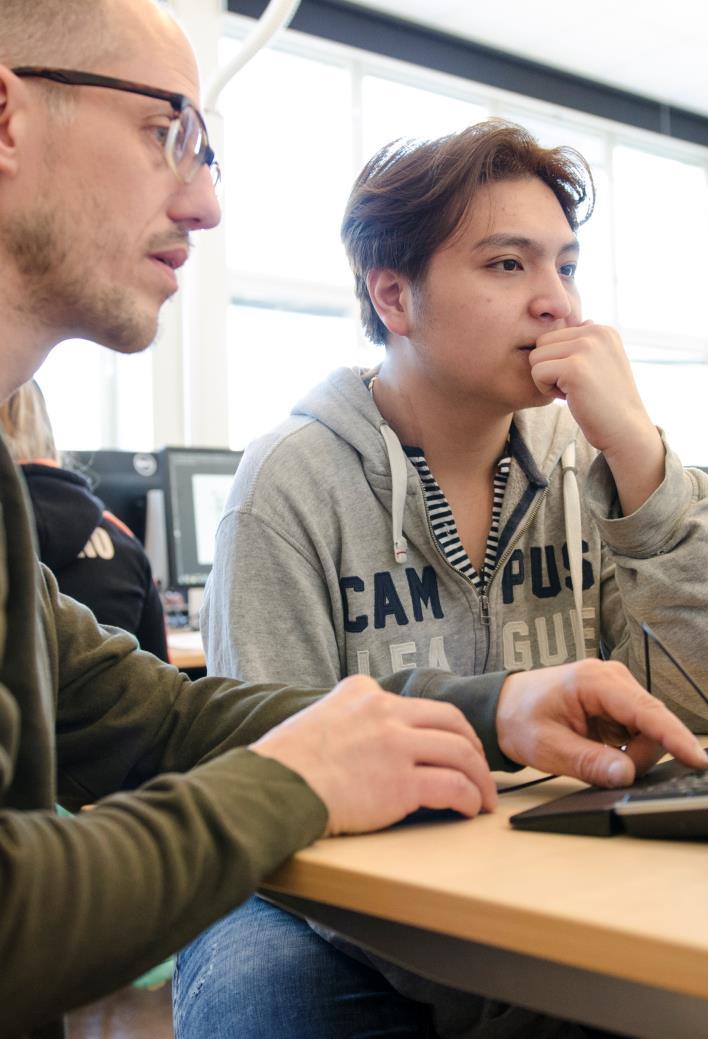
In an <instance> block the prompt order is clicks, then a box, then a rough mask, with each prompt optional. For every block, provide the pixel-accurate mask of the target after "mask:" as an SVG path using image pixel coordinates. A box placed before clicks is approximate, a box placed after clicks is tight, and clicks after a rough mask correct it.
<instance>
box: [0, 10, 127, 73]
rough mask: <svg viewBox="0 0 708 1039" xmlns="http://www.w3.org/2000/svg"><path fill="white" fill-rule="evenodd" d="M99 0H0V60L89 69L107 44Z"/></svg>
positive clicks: (106, 23)
mask: <svg viewBox="0 0 708 1039" xmlns="http://www.w3.org/2000/svg"><path fill="white" fill-rule="evenodd" d="M110 35H111V34H110V19H109V18H108V5H107V4H106V2H105V0H0V64H2V65H7V66H9V67H10V68H12V66H14V65H50V66H53V67H58V68H62V67H65V68H68V67H71V68H80V69H89V70H90V69H92V68H93V67H94V66H95V65H96V64H97V63H98V62H100V61H101V60H102V58H103V57H104V55H105V54H106V53H110V51H111V49H112V45H111V40H110Z"/></svg>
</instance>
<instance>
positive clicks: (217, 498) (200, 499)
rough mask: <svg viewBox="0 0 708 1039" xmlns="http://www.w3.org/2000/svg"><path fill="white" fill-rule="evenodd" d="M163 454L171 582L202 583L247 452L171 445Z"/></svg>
mask: <svg viewBox="0 0 708 1039" xmlns="http://www.w3.org/2000/svg"><path fill="white" fill-rule="evenodd" d="M161 455H162V472H163V491H164V496H165V498H164V504H165V527H166V531H167V559H168V566H169V574H170V584H171V585H172V586H173V587H180V588H183V587H186V588H190V587H195V586H203V585H204V584H205V583H206V579H207V577H208V576H209V573H210V571H211V568H212V564H213V562H214V541H215V538H216V528H217V526H218V524H219V520H220V519H221V516H222V515H223V512H224V505H225V502H226V497H227V495H228V493H229V490H230V488H231V484H232V483H233V478H234V473H235V472H236V467H237V466H238V463H239V462H240V461H241V455H242V452H240V451H226V450H218V449H211V448H191V447H167V448H165V449H164V450H163V451H162V452H161Z"/></svg>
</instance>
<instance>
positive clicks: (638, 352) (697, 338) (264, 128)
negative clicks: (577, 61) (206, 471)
mask: <svg viewBox="0 0 708 1039" xmlns="http://www.w3.org/2000/svg"><path fill="white" fill-rule="evenodd" d="M201 17H202V16H201V14H200V18H201ZM209 17H215V16H210V15H208V14H204V18H209ZM219 24H222V23H221V22H219ZM223 25H224V27H225V28H224V32H223V35H222V37H221V40H220V43H219V58H220V60H221V61H225V60H226V58H227V57H228V56H230V55H231V54H233V53H234V51H235V50H236V49H238V47H240V45H241V39H242V38H243V37H244V36H245V34H246V33H247V32H248V31H250V29H251V28H252V22H251V21H250V19H244V18H240V17H238V16H237V15H228V16H226V17H225V19H224V22H223ZM217 36H218V32H216V31H215V32H214V36H213V37H212V39H213V40H215V39H216V38H217ZM207 59H208V62H210V63H211V65H213V64H214V62H215V61H216V54H215V53H214V54H209V55H207ZM202 63H203V67H205V68H207V67H209V66H208V64H207V61H205V60H204V59H203V58H202ZM219 108H220V111H221V112H222V114H223V130H224V146H223V149H220V151H223V156H220V157H223V160H224V161H223V166H224V174H225V176H224V198H223V201H224V212H225V235H224V237H225V247H224V251H225V260H226V264H227V268H228V279H227V284H228V298H226V299H224V300H223V307H224V312H223V321H219V322H218V323H217V326H216V327H218V328H219V329H222V328H225V329H227V332H226V337H227V339H226V343H225V348H224V349H221V346H220V347H219V350H217V351H216V352H215V354H214V356H215V357H216V358H217V360H216V362H210V363H211V364H215V367H216V370H217V371H222V374H223V380H224V382H223V385H225V386H226V387H227V390H228V418H227V417H226V416H224V418H223V422H222V419H221V418H219V419H218V421H217V425H218V426H219V430H220V433H219V441H220V444H219V446H226V445H227V444H228V445H229V446H231V447H233V448H237V449H239V448H242V447H243V446H244V445H245V443H247V442H248V440H250V439H252V438H253V437H254V436H257V435H259V434H260V433H262V432H263V431H264V430H265V429H268V428H270V427H272V426H273V425H274V424H275V423H276V422H277V421H279V420H280V419H282V418H285V417H286V415H287V413H288V412H289V410H290V408H291V407H292V405H293V404H294V403H295V402H296V400H297V399H299V398H300V397H301V396H302V395H303V394H304V393H305V392H306V391H307V389H308V388H309V387H311V386H312V385H314V384H315V383H316V382H317V381H319V380H320V379H321V378H323V377H324V376H325V374H326V373H327V372H328V371H329V370H330V369H331V368H334V367H336V366H337V365H340V364H348V365H352V364H358V365H361V366H362V367H366V366H369V365H370V364H372V363H375V362H376V360H377V359H378V358H379V357H380V356H381V353H380V351H379V350H377V349H376V348H373V347H371V346H370V344H368V343H367V342H366V341H365V340H364V338H363V334H362V332H361V329H360V327H359V320H358V307H357V305H356V301H355V299H354V295H353V289H352V278H351V274H350V272H349V270H348V266H347V263H346V259H345V257H344V252H343V249H342V246H341V243H340V241H339V225H340V221H341V217H342V213H343V209H344V206H345V202H346V199H347V196H348V194H349V190H350V188H351V184H352V182H353V180H354V177H355V176H356V174H357V173H358V171H359V169H360V168H361V166H362V164H363V162H364V161H365V160H366V159H368V158H369V157H370V156H371V155H372V154H373V152H374V151H375V150H376V149H377V148H379V147H380V146H381V145H382V144H384V143H386V142H387V141H389V140H392V139H394V138H397V137H409V136H413V137H424V138H427V137H432V136H438V135H440V134H444V133H448V132H451V131H454V130H457V129H459V128H460V127H462V126H464V125H466V124H468V123H471V122H475V121H478V120H480V119H483V118H486V117H487V116H490V115H491V116H501V117H504V118H508V119H511V120H513V121H515V122H519V123H521V124H522V125H525V126H526V127H527V128H528V129H529V130H530V131H531V132H532V133H534V134H535V135H536V136H537V137H538V138H539V140H540V141H541V143H543V144H545V145H555V144H566V145H570V146H572V147H575V148H577V149H578V150H579V151H580V152H581V153H582V154H583V155H585V156H586V157H587V159H588V161H589V162H590V164H591V166H592V169H593V175H594V177H595V181H596V186H597V205H596V209H595V213H594V215H593V217H592V218H591V220H590V221H589V222H588V224H587V225H586V226H584V227H583V228H581V230H580V241H581V260H580V266H579V270H578V284H579V288H580V292H581V295H582V297H583V303H584V313H585V315H586V316H587V317H590V318H592V319H593V320H595V321H599V322H602V323H607V324H613V325H615V326H616V327H618V329H619V330H620V333H621V334H622V336H623V339H624V342H625V345H626V347H627V350H628V353H629V355H630V358H631V360H632V362H633V365H634V370H635V374H636V377H637V380H638V383H639V386H640V390H641V391H642V393H643V394H644V396H645V398H646V401H647V404H648V405H649V410H650V412H651V414H652V416H653V417H654V418H655V419H656V421H658V422H661V423H663V424H664V425H665V426H666V428H667V431H668V433H669V436H670V439H671V441H672V443H674V444H676V445H677V447H680V450H681V453H682V456H683V457H684V460H689V459H690V460H692V461H694V462H702V463H703V464H705V463H708V432H704V430H703V429H702V428H701V424H700V423H699V422H698V420H697V417H696V416H697V415H698V414H699V410H698V408H697V403H698V401H699V399H700V400H702V399H703V398H704V394H703V390H704V389H705V388H707V387H706V372H707V371H708V335H707V334H706V332H705V322H704V315H703V312H702V309H703V308H702V290H703V286H704V285H705V284H708V252H707V251H706V250H705V249H704V248H703V243H704V241H705V240H706V236H707V234H708V186H707V182H706V174H707V171H708V149H704V148H700V147H698V146H697V145H690V144H685V143H682V142H681V141H678V140H675V139H671V138H662V137H658V136H657V135H654V134H650V133H646V132H643V131H640V130H636V129H633V128H628V127H625V126H622V125H621V124H617V123H611V122H609V121H607V120H604V119H600V118H595V117H593V116H590V115H584V114H583V113H580V112H577V111H572V110H569V109H565V108H563V107H562V106H561V105H553V104H549V103H546V102H540V101H533V100H530V99H528V98H523V97H520V96H517V95H514V94H511V93H510V92H507V91H502V90H498V89H496V88H492V87H488V86H484V85H481V84H476V83H473V82H470V81H467V80H463V79H458V78H455V77H452V76H449V75H443V74H440V73H436V72H432V71H430V70H427V69H422V68H418V67H415V66H411V65H406V64H404V63H402V62H398V61H394V60H390V59H385V58H380V57H378V56H376V55H371V54H367V53H363V52H360V51H356V50H354V49H352V48H347V47H344V46H341V45H338V44H333V43H329V42H326V41H323V40H317V39H314V38H312V37H308V36H303V35H300V34H298V33H294V32H290V31H288V32H282V33H280V34H279V35H278V36H277V38H276V40H275V42H274V43H273V44H272V45H271V46H270V47H269V48H268V49H267V50H266V51H264V52H261V53H260V54H258V55H257V56H256V57H255V58H254V59H253V60H252V61H251V62H250V63H249V64H248V65H247V66H246V67H245V68H244V70H243V71H242V72H240V73H239V74H238V76H237V77H236V78H235V79H234V80H233V81H232V83H231V84H230V85H229V86H228V87H227V89H226V90H225V91H224V92H223V94H222V96H221V99H220V102H219ZM197 240H198V239H197ZM197 253H199V250H197ZM186 277H187V278H188V277H189V270H188V271H187V275H186ZM189 298H190V295H189V293H185V294H184V296H183V297H182V301H183V302H182V303H181V304H178V306H177V308H173V310H172V315H171V317H168V319H167V321H166V324H167V326H168V328H167V335H166V340H165V336H164V335H163V343H162V344H161V345H160V346H159V347H158V350H157V354H156V355H153V354H151V353H148V354H145V355H141V356H140V357H125V358H123V357H113V356H112V355H110V354H109V353H108V352H107V351H97V350H96V349H95V348H92V347H90V346H86V345H85V344H84V345H78V344H67V345H65V346H61V347H60V348H59V350H58V351H57V353H56V355H54V354H53V355H51V356H50V358H49V360H48V361H47V363H46V364H45V365H44V366H43V368H42V370H41V373H40V382H41V384H42V386H43V387H44V388H45V389H46V391H47V396H48V400H49V406H50V410H51V414H52V417H53V419H54V421H55V424H56V427H57V435H58V438H59V440H60V442H61V443H62V444H64V443H66V444H67V445H68V446H71V447H75V448H80V447H92V446H99V445H100V446H120V447H131V448H132V447H136V448H137V447H140V448H142V449H149V448H151V447H153V446H161V445H162V444H164V443H165V442H170V443H179V442H184V439H183V440H182V441H180V436H179V433H180V430H181V431H182V437H183V438H185V437H186V434H185V430H186V429H189V428H192V427H191V426H190V425H189V416H190V414H191V415H193V414H194V413H196V412H197V411H198V410H199V406H201V408H202V410H203V409H204V407H205V405H204V403H203V401H200V400H199V398H200V395H201V396H202V397H203V396H204V390H203V384H202V386H201V387H199V386H198V383H197V381H196V380H193V379H191V378H190V376H189V368H188V365H189V360H188V359H187V358H186V355H183V354H181V353H180V350H181V349H182V346H181V335H180V318H179V315H180V310H179V307H184V306H185V301H187V300H188V299H189ZM197 305H198V304H197ZM175 314H177V315H178V316H177V317H175ZM213 338H214V337H213V335H211V334H210V340H211V339H213ZM166 341H169V348H167V347H166V345H165V342H166ZM68 351H74V352H75V354H74V356H75V361H72V364H71V365H66V364H65V363H63V362H65V361H66V356H67V352H68ZM153 357H154V358H155V359H154V361H153ZM195 357H196V360H195ZM199 357H200V354H199V352H197V353H196V355H193V356H192V359H191V363H192V364H194V363H197V362H198V360H199ZM153 367H155V375H154V377H153ZM173 369H174V375H173ZM204 370H209V372H210V375H209V377H210V378H211V370H210V368H209V366H207V368H206V369H204ZM77 371H80V372H81V378H82V381H83V384H84V385H85V386H90V387H91V392H89V393H86V394H85V395H84V398H83V406H82V409H81V413H80V414H78V413H77V411H76V407H75V403H74V401H75V393H74V388H75V382H76V372H77ZM171 379H174V383H172V382H170V380H171ZM190 395H191V396H190ZM167 399H169V400H175V401H177V404H176V405H175V407H174V409H173V411H172V412H170V409H169V407H167V406H166V404H165V400H167ZM214 413H216V412H214ZM219 414H220V412H219ZM222 424H223V426H224V428H223V429H221V425H222ZM153 425H154V426H155V427H156V428H155V429H154V430H153ZM190 436H191V434H190Z"/></svg>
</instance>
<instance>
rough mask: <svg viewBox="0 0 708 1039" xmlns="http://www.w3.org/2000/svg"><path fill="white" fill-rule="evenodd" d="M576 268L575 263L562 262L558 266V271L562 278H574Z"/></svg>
mask: <svg viewBox="0 0 708 1039" xmlns="http://www.w3.org/2000/svg"><path fill="white" fill-rule="evenodd" d="M577 269H578V265H577V263H564V264H562V266H561V268H560V272H561V275H562V276H563V277H564V278H574V277H575V272H576V271H577Z"/></svg>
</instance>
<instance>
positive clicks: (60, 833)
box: [0, 750, 326, 1035]
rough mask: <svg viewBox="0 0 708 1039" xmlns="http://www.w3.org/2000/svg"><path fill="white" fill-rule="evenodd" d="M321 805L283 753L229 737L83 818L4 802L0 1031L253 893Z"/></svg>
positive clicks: (40, 1016) (59, 1006)
mask: <svg viewBox="0 0 708 1039" xmlns="http://www.w3.org/2000/svg"><path fill="white" fill-rule="evenodd" d="M325 820H326V812H325V809H324V806H323V805H322V803H321V802H320V801H319V800H318V799H317V798H316V797H315V795H314V794H313V793H312V792H311V791H310V789H309V788H308V787H307V786H306V785H305V783H304V782H303V781H302V780H301V779H300V778H299V777H298V776H296V775H295V773H293V772H291V771H290V770H288V769H286V768H284V767H282V766H280V765H278V763H277V762H275V761H272V760H269V759H265V758H262V757H259V756H258V755H256V754H253V753H252V752H250V751H248V750H234V751H229V752H228V753H227V754H224V755H223V756H221V757H219V758H217V759H215V760H214V761H212V762H210V763H209V764H207V765H204V766H202V767H200V768H197V769H195V770H194V771H193V772H191V773H190V774H189V775H188V776H184V775H182V776H180V775H175V774H172V775H169V774H168V775H164V776H162V777H160V778H159V779H155V780H153V781H152V782H150V783H148V784H147V785H145V786H144V787H142V788H141V789H140V790H139V791H137V792H135V793H131V794H118V795H115V796H113V797H110V798H108V799H106V800H105V801H102V802H101V803H100V804H99V805H98V806H97V807H96V808H95V809H94V810H93V811H91V812H89V813H85V814H82V815H80V816H77V817H76V818H58V817H57V816H54V815H52V814H51V813H50V812H17V811H11V810H3V811H2V812H0V858H1V859H2V864H3V865H2V873H3V883H2V896H1V902H2V911H1V922H0V957H1V958H2V962H3V964H4V965H5V966H4V968H3V971H2V976H0V1032H1V1033H2V1035H14V1034H17V1033H20V1032H22V1031H23V1030H25V1029H27V1028H29V1027H32V1026H34V1025H37V1024H41V1023H43V1022H44V1021H47V1020H49V1019H51V1018H52V1017H55V1016H57V1015H58V1014H59V1013H61V1012H64V1011H67V1010H69V1009H71V1008H72V1007H75V1006H79V1005H81V1004H84V1003H87V1002H90V1001H92V1000H94V999H97V998H98V997H99V996H101V995H103V994H104V993H106V992H109V991H112V990H114V989H115V988H117V987H119V986H120V985H123V984H126V983H128V982H129V981H130V980H131V979H132V978H134V977H137V976H138V975H139V974H141V973H143V972H144V971H145V970H147V969H148V968H149V967H151V966H154V965H155V964H156V963H158V962H160V960H162V959H164V957H165V956H166V955H168V954H169V953H171V952H174V951H176V950H177V949H179V948H180V947H181V946H182V945H184V944H185V943H186V942H187V941H189V940H190V939H191V938H193V937H194V936H195V935H196V934H198V933H199V932H200V931H201V930H202V929H203V928H204V927H206V926H208V925H209V924H210V923H211V922H212V921H214V920H216V919H218V918H219V917H220V916H222V915H224V914H225V913H226V912H228V911H229V910H230V909H232V908H233V907H234V906H235V905H236V904H238V903H239V902H240V901H242V900H243V899H244V898H246V897H247V896H248V895H249V894H250V893H251V892H252V891H253V890H254V889H255V888H256V886H257V885H258V883H259V882H260V881H261V880H262V879H263V878H264V877H265V876H267V875H268V874H269V873H270V872H271V871H272V870H273V869H275V868H276V867H277V866H278V865H279V864H280V863H281V862H283V861H284V860H285V859H286V858H287V857H288V855H290V854H291V853H292V852H293V851H295V850H296V849H297V848H300V847H302V846H303V845H305V844H307V843H309V842H310V841H311V840H313V839H314V838H316V837H318V836H319V835H320V834H321V833H322V830H323V827H324V825H325Z"/></svg>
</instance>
